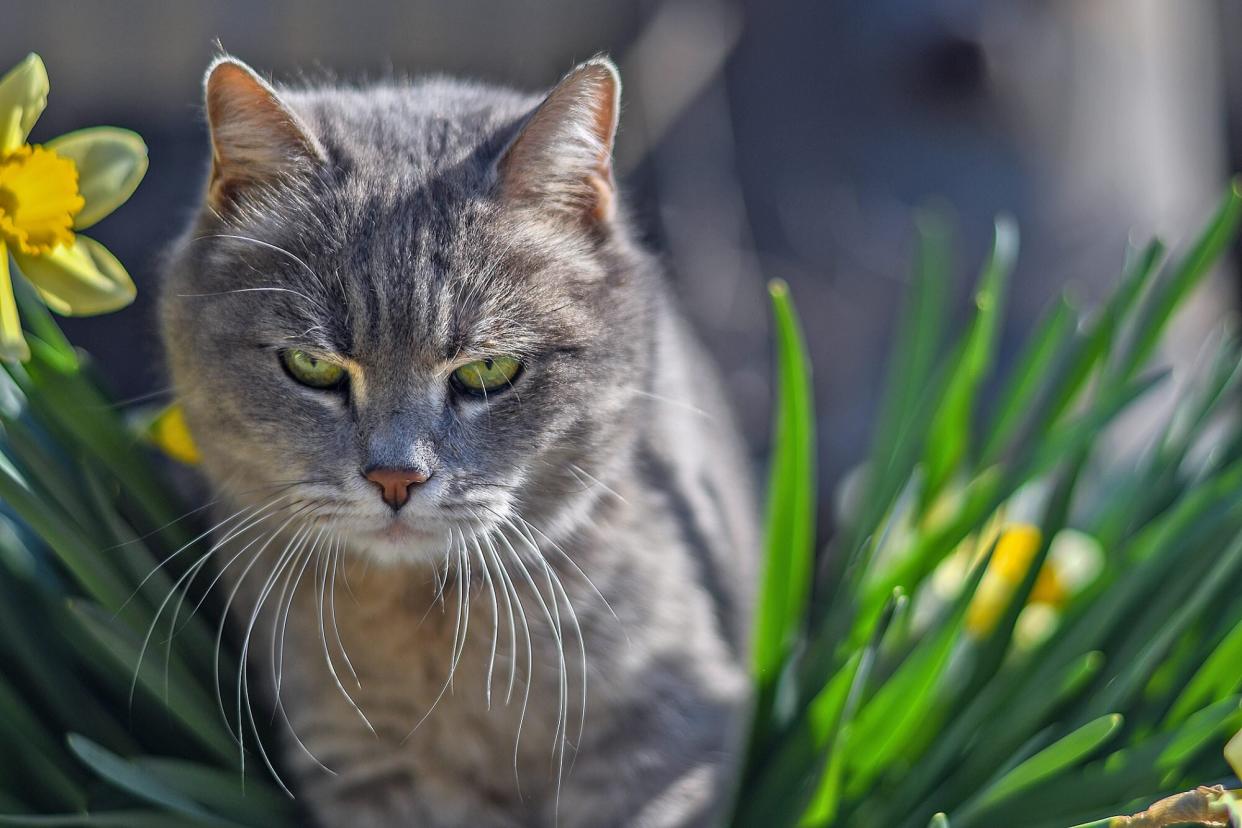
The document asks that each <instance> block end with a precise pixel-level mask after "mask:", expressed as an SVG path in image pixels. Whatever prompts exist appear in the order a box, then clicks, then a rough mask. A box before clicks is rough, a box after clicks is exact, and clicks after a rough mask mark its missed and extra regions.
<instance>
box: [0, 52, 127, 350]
mask: <svg viewBox="0 0 1242 828" xmlns="http://www.w3.org/2000/svg"><path fill="white" fill-rule="evenodd" d="M47 93H48V79H47V70H46V69H45V68H44V66H43V61H42V60H40V58H39V56H38V55H34V54H32V55H30V56H29V57H27V58H26V59H25V60H23V61H22V62H21V63H19V64H18V65H17V66H16V67H15V68H13V69H12V70H11V71H10V72H9V73H8V74H6V75H5V76H4V77H3V78H0V359H5V360H10V361H13V360H25V359H27V358H28V357H29V355H30V350H29V348H28V347H27V345H26V339H25V337H24V336H23V334H22V329H21V321H20V320H19V319H18V315H17V302H16V300H15V298H14V295H13V281H12V280H13V278H14V276H15V274H14V271H13V268H12V265H11V264H10V261H11V262H12V264H16V270H17V271H18V272H20V274H21V276H23V277H25V278H26V279H27V280H28V281H29V282H30V283H31V284H33V285H34V287H35V289H36V290H37V291H38V293H39V296H40V297H42V299H43V301H44V302H45V303H46V304H47V306H48V307H49V308H51V309H52V310H54V311H56V312H57V313H60V314H64V315H74V316H89V315H94V314H99V313H108V312H109V311H114V310H119V309H120V308H123V307H125V306H126V305H128V304H129V303H130V302H132V301H133V299H134V293H135V290H134V283H133V281H132V280H131V279H130V278H129V274H128V273H126V271H125V268H124V267H122V266H121V263H120V262H118V261H117V260H116V258H115V257H114V256H113V255H112V254H111V253H109V252H108V251H107V250H106V249H105V248H104V246H103V245H101V244H99V242H97V241H94V240H93V239H88V238H87V237H85V236H83V235H80V233H79V231H81V230H85V229H86V228H88V227H90V226H91V225H93V224H94V223H95V222H97V221H99V220H100V219H102V218H103V217H105V216H107V215H108V214H109V213H111V212H112V211H113V210H115V209H116V208H117V207H119V206H120V205H121V204H123V203H124V202H125V200H126V199H128V198H129V197H130V195H131V194H132V193H133V192H134V189H135V188H136V187H137V186H138V182H139V181H141V180H142V176H143V174H144V173H146V170H147V148H146V145H145V144H144V143H143V142H142V139H141V138H139V137H138V136H137V135H136V134H134V133H132V132H129V131H128V130H123V129H116V128H113V127H94V128H91V129H82V130H78V131H77V132H70V133H68V134H67V135H62V136H61V137H59V138H56V139H53V140H51V141H48V142H47V143H45V144H42V145H38V144H28V143H26V141H27V138H28V136H29V135H30V130H31V128H32V127H34V124H35V121H36V120H38V118H39V115H40V114H41V113H42V112H43V108H44V106H45V105H46V104H47Z"/></svg>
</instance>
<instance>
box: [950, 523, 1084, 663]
mask: <svg viewBox="0 0 1242 828" xmlns="http://www.w3.org/2000/svg"><path fill="white" fill-rule="evenodd" d="M993 541H995V543H996V550H995V552H993V554H992V561H991V563H989V564H988V570H987V572H985V573H984V575H983V580H981V581H980V582H979V588H978V590H977V591H976V592H975V596H974V598H973V599H972V600H971V603H970V607H969V608H968V610H967V614H966V629H967V631H968V632H969V633H970V634H971V635H972V636H974V637H975V638H985V637H986V636H988V635H989V634H991V632H992V631H993V630H994V629H995V628H996V625H997V623H999V621H1000V619H1001V616H1003V615H1004V613H1005V611H1006V610H1007V609H1008V608H1009V605H1010V602H1011V601H1012V600H1013V596H1014V593H1015V592H1016V591H1017V589H1018V587H1019V586H1020V585H1021V583H1022V581H1023V579H1024V578H1025V577H1026V574H1027V572H1028V571H1029V570H1030V568H1031V564H1032V562H1033V561H1034V559H1035V554H1036V553H1037V552H1038V551H1039V547H1040V544H1041V542H1042V541H1043V534H1042V533H1041V532H1040V530H1039V527H1037V526H1034V525H1031V524H1028V523H1003V522H999V523H998V524H997V525H996V526H995V527H989V528H988V529H987V530H985V531H984V532H983V533H982V535H981V536H980V537H979V538H978V539H977V540H976V539H973V538H972V539H969V540H968V541H966V542H965V543H963V544H962V547H961V549H960V550H959V551H958V552H956V553H955V554H954V555H952V556H950V557H949V558H948V559H947V560H945V562H944V563H943V564H942V565H941V566H940V568H939V569H938V570H937V572H936V575H935V577H934V580H933V586H934V589H935V591H936V593H938V594H939V595H940V596H941V597H942V598H943V599H946V600H947V599H950V598H951V596H952V595H954V594H956V593H957V591H958V590H960V589H961V586H962V584H963V583H964V582H965V580H966V578H967V577H968V575H969V572H970V570H971V568H972V567H973V566H974V564H975V562H976V561H977V560H978V559H979V558H980V557H981V556H982V555H983V554H984V553H985V552H986V551H987V549H988V548H989V547H990V546H991V544H992V543H993ZM1101 566H1102V553H1101V551H1100V550H1099V546H1098V544H1096V543H1095V541H1094V540H1092V539H1091V538H1089V537H1088V536H1086V535H1084V534H1082V533H1081V532H1075V531H1073V530H1069V529H1066V530H1062V531H1061V532H1059V533H1058V534H1057V536H1056V537H1055V538H1053V540H1052V545H1051V547H1050V548H1049V550H1048V557H1047V559H1046V560H1045V561H1044V565H1043V567H1042V568H1041V569H1040V571H1039V574H1038V575H1037V576H1036V578H1035V584H1034V586H1033V587H1032V588H1031V594H1030V596H1029V597H1028V599H1027V605H1026V607H1025V608H1023V610H1022V612H1021V614H1020V615H1019V617H1018V626H1017V628H1016V629H1015V631H1014V636H1015V639H1016V640H1017V641H1018V643H1019V644H1020V645H1023V646H1028V645H1034V644H1037V643H1038V642H1039V641H1040V640H1042V639H1043V638H1045V637H1047V636H1048V635H1050V634H1051V633H1052V631H1053V630H1054V629H1055V628H1056V624H1057V621H1058V617H1059V611H1060V610H1061V609H1062V608H1063V607H1064V606H1065V605H1066V604H1067V603H1068V602H1069V600H1070V599H1071V598H1072V597H1073V596H1074V595H1076V594H1078V593H1079V592H1080V591H1081V590H1082V589H1083V588H1084V587H1086V586H1087V584H1089V583H1090V582H1091V581H1093V580H1094V579H1095V577H1096V575H1098V574H1099V570H1100V567H1101Z"/></svg>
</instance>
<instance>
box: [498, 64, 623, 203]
mask: <svg viewBox="0 0 1242 828" xmlns="http://www.w3.org/2000/svg"><path fill="white" fill-rule="evenodd" d="M620 109H621V77H620V75H618V74H617V67H616V66H614V65H613V63H612V61H611V60H608V59H607V58H604V57H597V58H593V59H592V60H588V61H587V62H586V63H583V64H580V65H579V66H578V67H577V68H575V69H574V70H573V71H572V72H570V73H569V74H568V75H566V76H565V78H564V79H563V80H562V81H561V82H560V83H559V84H557V86H556V88H555V89H553V90H552V92H551V93H550V94H549V95H548V96H547V98H545V99H544V101H543V103H541V104H540V105H539V106H538V108H536V109H535V111H534V112H533V113H532V114H531V115H530V117H529V118H528V119H527V121H526V123H525V124H523V126H522V128H521V130H520V131H519V132H518V135H517V137H516V138H514V139H513V142H512V143H511V144H510V145H509V147H508V148H507V149H506V150H505V151H504V154H503V155H502V156H501V159H500V162H499V164H498V165H497V167H498V172H499V174H500V186H501V193H502V194H503V196H504V197H505V198H506V199H507V200H508V201H509V202H510V203H515V204H526V205H532V206H534V207H536V208H539V209H545V210H558V211H561V212H562V213H563V214H566V215H569V216H572V217H573V218H575V219H577V220H579V221H583V222H585V223H587V224H592V225H599V224H603V223H607V222H608V221H610V220H611V219H612V217H613V214H614V211H615V202H616V185H615V184H614V182H613V174H612V145H613V141H614V140H615V138H616V134H617V118H618V116H619V114H620Z"/></svg>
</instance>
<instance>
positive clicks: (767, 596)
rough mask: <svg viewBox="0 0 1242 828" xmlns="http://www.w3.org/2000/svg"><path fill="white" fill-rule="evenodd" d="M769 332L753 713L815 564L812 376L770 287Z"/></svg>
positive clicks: (778, 293) (782, 302)
mask: <svg viewBox="0 0 1242 828" xmlns="http://www.w3.org/2000/svg"><path fill="white" fill-rule="evenodd" d="M769 292H770V294H771V298H772V312H773V319H774V322H775V328H776V343H777V344H776V354H777V402H776V414H775V434H774V442H773V445H774V447H775V450H774V454H773V458H772V469H771V473H770V478H769V483H768V486H769V496H768V522H767V542H766V546H767V553H766V555H765V557H764V567H763V575H762V577H761V581H760V589H759V604H758V610H757V617H756V622H755V638H754V657H753V665H754V668H753V669H754V674H755V676H756V679H757V681H758V683H759V687H760V698H761V700H763V699H765V698H766V699H768V700H769V701H768V703H767V704H766V705H765V704H763V703H762V702H761V710H760V713H759V715H760V716H761V717H762V716H765V715H766V713H764V711H763V708H764V707H766V706H768V705H770V697H771V694H772V688H773V687H774V686H775V683H776V681H777V679H778V677H779V676H780V673H781V668H782V665H783V664H784V662H785V659H786V658H787V657H788V656H789V654H790V652H791V651H792V649H793V647H794V644H795V642H796V640H797V639H798V637H799V635H800V631H801V627H802V623H803V616H804V614H805V611H806V606H807V601H808V600H809V598H810V589H811V573H812V571H813V569H814V559H815V554H814V553H815V548H814V543H815V459H814V458H815V413H814V403H813V398H812V391H811V372H810V367H809V364H808V361H807V357H806V346H805V344H804V342H803V338H802V332H801V328H800V326H799V323H798V318H797V315H796V314H795V312H794V309H793V304H792V302H791V301H790V298H789V290H788V288H787V287H786V286H785V285H784V283H782V282H773V283H772V284H771V286H770V288H769Z"/></svg>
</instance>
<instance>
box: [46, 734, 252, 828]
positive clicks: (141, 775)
mask: <svg viewBox="0 0 1242 828" xmlns="http://www.w3.org/2000/svg"><path fill="white" fill-rule="evenodd" d="M68 743H69V749H70V750H71V751H73V753H74V755H75V756H77V757H78V758H79V759H81V760H82V761H83V762H84V763H85V764H86V765H87V766H88V767H89V768H90V769H91V770H93V771H94V772H95V773H97V774H99V776H100V777H101V778H102V779H105V780H107V781H108V782H110V783H112V784H113V785H115V786H117V787H118V788H120V789H121V790H124V791H127V792H129V793H131V794H133V795H134V796H136V797H138V798H139V799H143V800H145V801H147V802H150V803H152V804H154V805H158V806H160V807H162V808H167V809H168V810H170V811H172V812H174V813H177V814H181V815H183V816H187V817H190V818H191V819H196V820H198V821H200V822H202V823H204V824H206V825H217V826H234V828H235V826H236V823H234V822H231V821H229V820H225V819H222V818H220V817H217V816H215V815H214V814H212V813H211V812H210V811H208V810H207V809H206V808H203V807H202V806H201V805H199V804H198V803H197V802H195V801H194V800H192V799H190V798H189V797H186V796H183V795H182V794H180V793H179V792H177V791H176V790H174V789H172V788H170V787H168V786H167V785H165V784H164V783H162V782H161V781H159V779H157V778H156V777H155V776H153V775H152V774H150V773H148V772H146V771H144V770H143V769H142V768H141V767H140V766H138V765H135V764H134V763H133V762H129V761H127V760H125V759H122V758H121V757H119V756H117V755H116V754H115V753H112V752H111V751H109V750H105V749H104V748H103V747H101V746H99V745H97V744H95V743H94V742H92V741H91V740H90V739H87V738H86V737H85V736H81V735H79V734H76V733H71V734H69V737H68Z"/></svg>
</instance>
